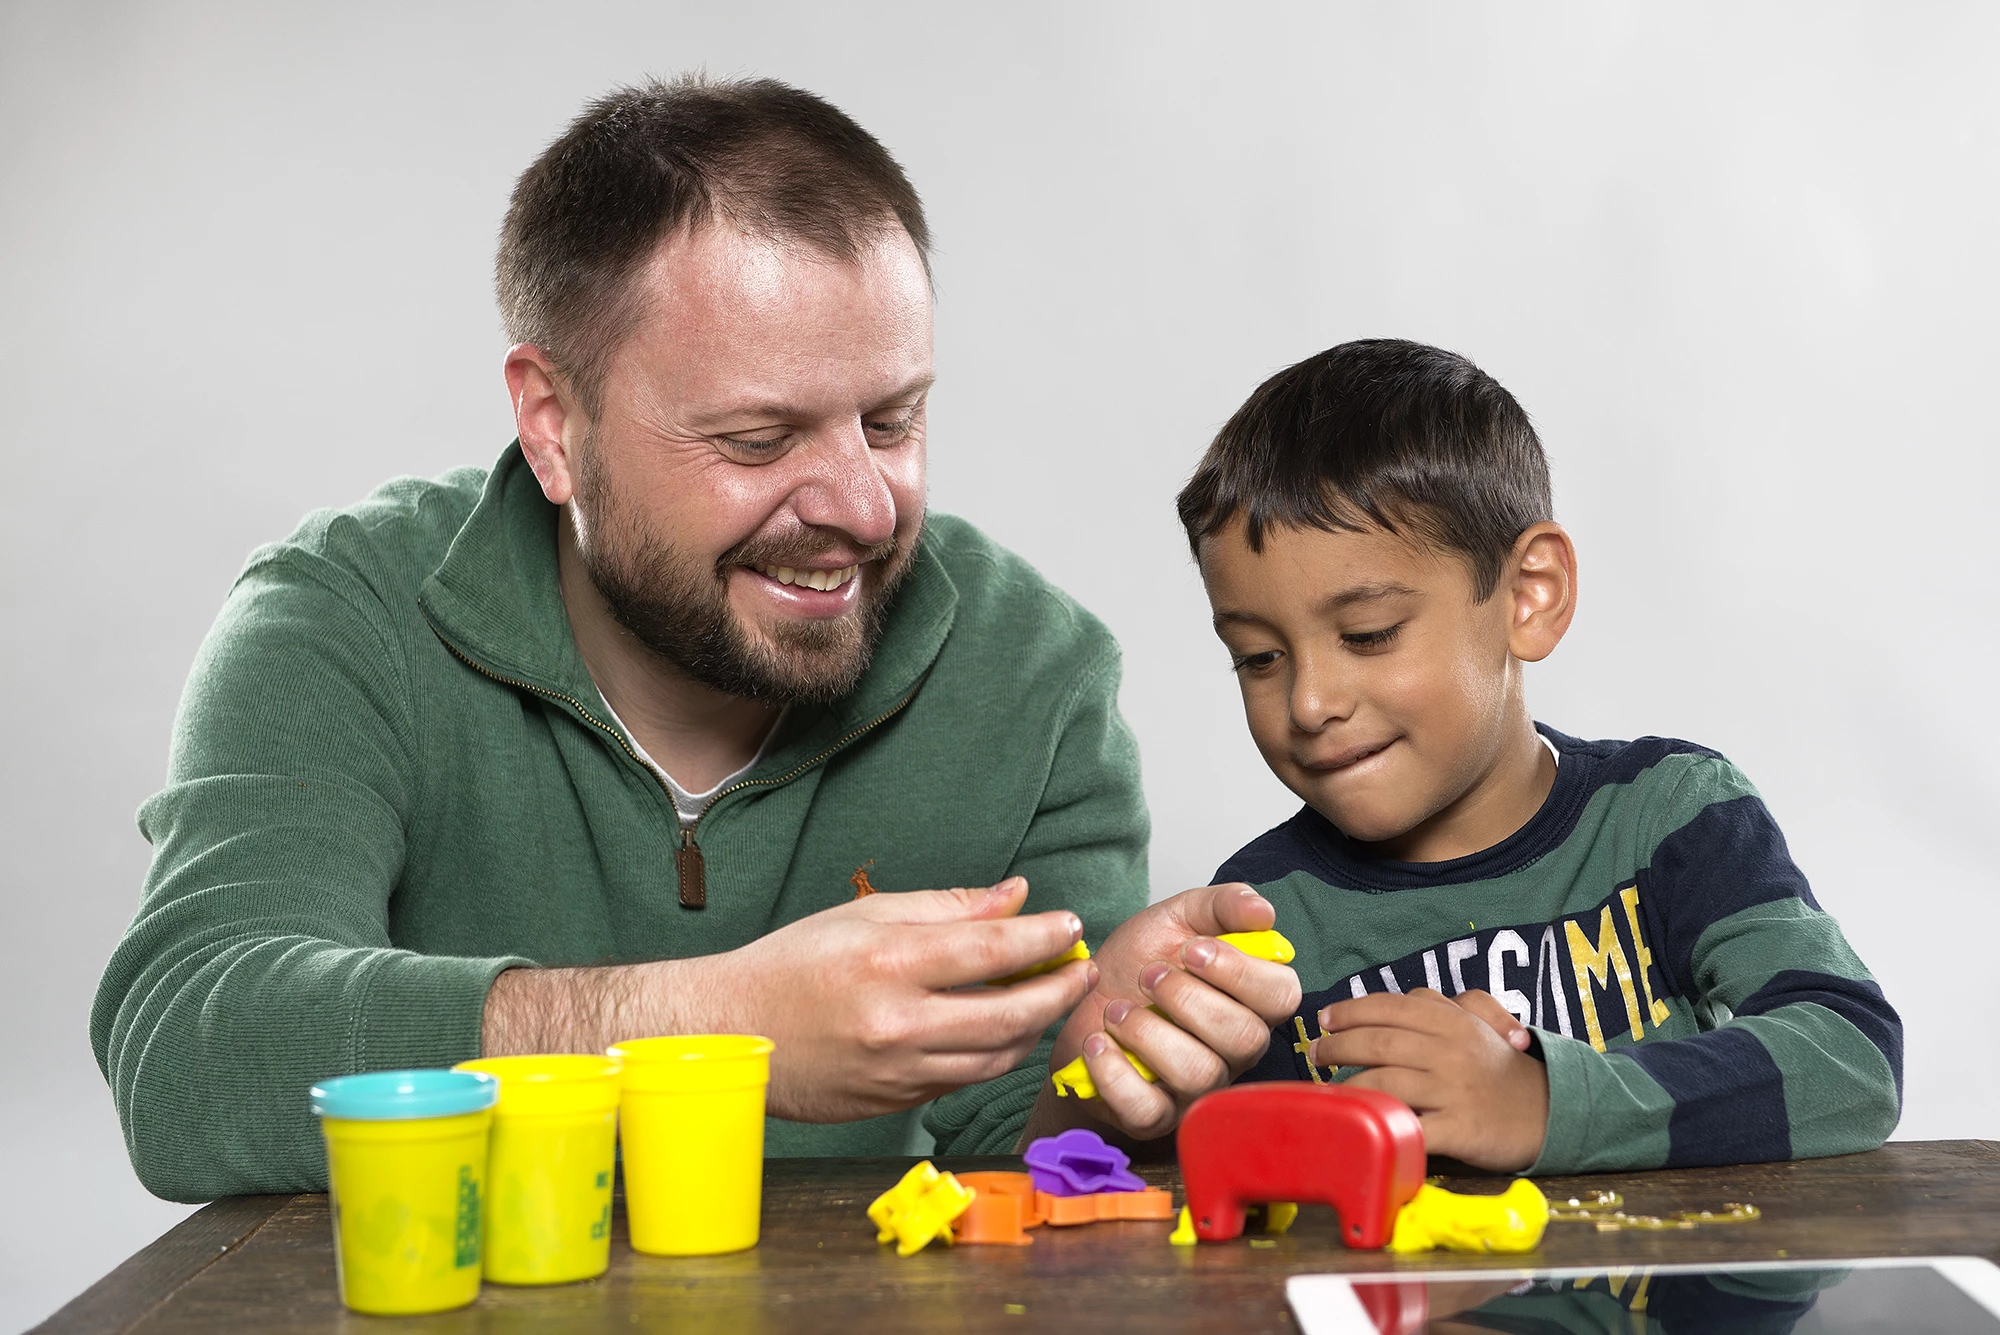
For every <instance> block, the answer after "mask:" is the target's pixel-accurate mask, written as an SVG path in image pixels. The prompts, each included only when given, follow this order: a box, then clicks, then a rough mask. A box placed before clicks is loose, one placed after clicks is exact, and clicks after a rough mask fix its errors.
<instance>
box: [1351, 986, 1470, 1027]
mask: <svg viewBox="0 0 2000 1335" xmlns="http://www.w3.org/2000/svg"><path fill="white" fill-rule="evenodd" d="M1439 999H1440V998H1439V997H1438V994H1437V993H1435V992H1432V991H1431V990H1430V989H1429V988H1427V987H1420V988H1418V989H1416V990H1415V991H1413V992H1410V993H1408V994H1407V995H1403V994H1399V993H1395V992H1370V993H1369V994H1368V995H1367V996H1365V997H1356V998H1354V999H1353V1000H1352V1001H1336V1002H1334V1003H1333V1004H1332V1005H1331V1006H1328V1007H1326V1008H1325V1009H1324V1010H1322V1011H1320V1013H1319V1025H1320V1028H1321V1029H1324V1030H1325V1031H1326V1032H1328V1033H1334V1032H1336V1031H1338V1030H1341V1029H1355V1028H1359V1027H1361V1026H1363V1025H1388V1026H1392V1027H1395V1028H1398V1029H1414V1030H1417V1031H1418V1032H1420V1033H1426V1034H1438V1033H1443V1032H1445V1031H1446V1030H1447V1029H1448V1028H1449V1027H1450V1025H1451V1022H1452V1021H1453V1020H1454V1019H1456V1018H1458V1011H1457V1008H1456V1007H1454V1006H1452V1005H1451V1004H1450V1003H1449V1002H1447V1003H1446V1004H1445V1005H1444V1006H1443V1007H1442V1008H1440V1007H1439V1006H1438V1004H1437V1002H1438V1000H1439Z"/></svg>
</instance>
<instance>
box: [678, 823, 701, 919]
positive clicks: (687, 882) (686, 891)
mask: <svg viewBox="0 0 2000 1335" xmlns="http://www.w3.org/2000/svg"><path fill="white" fill-rule="evenodd" d="M674 871H675V873H676V874H677V875H679V877H680V882H681V907H682V908H684V909H700V908H707V907H708V870H707V868H706V866H704V865H703V863H702V860H701V845H700V844H697V843H696V842H695V841H694V826H692V825H689V826H686V827H684V828H683V829H682V830H681V846H680V847H679V848H676V849H675V850H674Z"/></svg>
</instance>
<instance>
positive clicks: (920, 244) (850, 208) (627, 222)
mask: <svg viewBox="0 0 2000 1335" xmlns="http://www.w3.org/2000/svg"><path fill="white" fill-rule="evenodd" d="M716 221H721V222H726V223H728V224H729V225H731V226H734V227H737V228H740V229H741V230H743V231H745V232H748V233H751V234H753V235H759V236H764V237H770V238H777V239H783V240H787V241H797V242H801V243H803V244H805V245H807V246H810V247H811V248H813V249H815V250H817V251H820V252H821V253H823V254H826V255H829V256H831V257H833V258H835V259H841V260H852V259H854V258H855V257H856V256H857V255H858V254H859V253H860V252H861V249H862V247H863V246H864V245H865V244H866V243H867V242H870V241H872V240H874V239H875V238H876V237H878V236H880V235H881V234H882V233H883V232H885V231H891V230H893V229H894V227H895V226H896V225H897V224H901V226H902V229H903V230H904V231H905V232H907V233H908V234H909V237H910V240H912V241H913V242H915V243H916V246H917V252H918V253H919V254H920V255H922V256H923V257H924V263H925V265H926V267H927V268H928V266H929V263H930V240H931V238H930V229H929V227H928V226H927V225H926V224H925V222H924V206H923V204H922V202H921V201H920V200H919V199H918V198H917V192H916V190H915V189H913V188H912V187H911V185H910V182H909V178H908V177H906V176H904V175H903V169H902V168H901V167H900V166H898V165H897V163H896V160H895V159H894V158H892V157H890V156H889V152H888V150H887V149H885V148H883V147H882V145H881V143H880V142H879V141H877V140H876V139H875V137H874V136H873V135H871V134H869V133H868V132H867V131H866V130H864V129H862V128H861V127H860V126H859V125H857V124H855V123H854V121H853V120H852V119H850V118H849V117H848V116H847V115H846V114H845V113H844V112H842V111H841V110H839V108H837V107H835V106H833V105H832V104H830V103H828V102H826V101H825V100H823V99H821V98H818V97H815V96H813V95H812V94H811V93H808V92H804V91H802V90H800V89H797V88H793V87H790V86H788V85H786V84H782V83H779V82H777V81H776V80H775V79H752V80H735V81H728V82H711V81H710V80H709V79H708V78H707V77H706V76H704V75H701V74H692V75H683V76H682V77H680V78H678V79H675V80H674V81H673V82H671V83H662V82H661V81H660V80H658V79H649V80H648V81H646V82H645V83H644V84H642V85H640V86H639V87H636V88H620V89H617V90H616V91H614V92H612V93H609V94H607V95H606V96H604V97H601V98H599V99H597V100H596V101H595V102H592V103H591V104H590V105H589V106H587V107H585V108H584V110H583V114H582V115H580V116H578V117H577V118H576V120H575V122H574V123H573V124H571V126H570V127H569V129H568V131H567V132H565V133H564V134H563V136H562V138H560V139H558V140H556V141H555V143H553V144H551V145H549V147H548V150H547V151H546V152H544V153H543V154H542V156H541V157H539V158H537V159H536V160H535V163H534V165H533V166H531V167H529V168H528V169H527V170H526V171H525V172H523V173H521V179H520V180H519V181H518V182H517V183H516V184H515V186H514V196H513V200H512V202H511V203H510V204H509V206H508V209H507V220H506V222H505V223H504V224H503V225H502V227H501V231H500V253H499V257H498V259H497V261H496V263H495V266H494V268H495V275H494V285H495V287H496V288H497V290H498V293H499V298H500V312H501V315H502V317H503V318H504V319H505V321H506V325H507V336H508V338H509V339H511V340H512V341H513V342H516V343H533V344H535V345H536V346H537V347H539V348H541V350H542V351H543V352H544V353H546V354H547V355H548V357H549V359H550V360H551V361H553V362H554V363H555V365H556V367H557V369H559V370H560V371H562V372H563V374H564V375H565V376H567V377H568V378H569V379H570V381H571V383H572V385H573V387H574V388H575V389H576V391H577V393H578V394H579V395H580V396H581V397H582V399H583V403H584V406H585V408H586V409H587V410H588V411H589V412H591V413H592V414H593V415H595V413H596V411H597V396H598V391H599V390H600V389H601V388H602V386H603V376H604V371H605V367H606V364H607V363H608V361H609V360H610V356H611V354H612V353H613V352H614V351H615V350H616V349H617V347H618V345H619V344H620V343H621V342H622V341H623V340H624V338H625V336H626V335H627V334H629V333H630V332H631V327H632V325H633V323H634V322H635V320H636V319H637V317H638V315H639V311H638V309H637V308H638V302H637V301H636V300H635V298H634V293H633V290H632V289H633V282H632V280H633V277H634V276H635V275H636V274H637V272H638V270H639V269H640V267H641V266H642V265H644V264H645V262H646V261H647V260H648V259H649V258H650V257H651V256H652V254H653V252H654V250H655V249H656V248H657V247H658V246H659V244H660V242H662V241H664V240H665V239H666V238H667V237H668V236H670V235H672V234H673V233H674V232H676V231H679V230H681V229H683V228H697V227H701V226H704V225H706V224H708V223H710V222H716Z"/></svg>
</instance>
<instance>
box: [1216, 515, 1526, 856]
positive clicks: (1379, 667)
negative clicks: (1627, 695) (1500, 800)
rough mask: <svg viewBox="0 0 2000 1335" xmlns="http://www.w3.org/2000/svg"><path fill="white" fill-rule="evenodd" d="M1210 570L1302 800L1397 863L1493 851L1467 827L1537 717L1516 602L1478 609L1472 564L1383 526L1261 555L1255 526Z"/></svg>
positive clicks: (1255, 703) (1492, 601)
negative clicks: (1517, 728) (1527, 704)
mask: <svg viewBox="0 0 2000 1335" xmlns="http://www.w3.org/2000/svg"><path fill="white" fill-rule="evenodd" d="M1201 573H1202V579H1203V582H1204V583H1205V584H1206V585H1207V587H1208V597H1209V603H1210V606H1211V607H1212V608H1213V610H1214V616H1215V630H1216V634H1217V635H1218V636H1220V637H1221V639H1222V642H1223V643H1224V644H1225V645H1226V646H1228V649H1229V653H1230V657H1231V661H1232V663H1233V665H1234V668H1235V671H1236V676H1237V682H1238V685H1239V686H1240V687H1241V688H1242V692H1243V712H1244V715H1245V717H1246V718H1247V719H1248V721H1249V724H1250V735H1251V736H1252V738H1254V739H1255V740H1256V743H1257V749H1258V750H1259V751H1261V752H1262V753H1263V756H1264V760H1265V763H1267V764H1268V765H1270V767H1271V769H1272V771H1273V772H1274V773H1275V774H1276V775H1277V776H1278V778H1279V779H1281V780H1282V781H1283V782H1284V784H1285V786H1286V787H1287V788H1290V789H1291V790H1292V791H1293V792H1295V793H1297V794H1298V795H1299V796H1300V797H1301V798H1303V799H1305V801H1306V802H1307V803H1309V804H1310V805H1311V806H1312V807H1313V808H1314V809H1315V810H1317V811H1318V812H1319V813H1320V814H1321V815H1323V816H1325V817H1326V818H1327V819H1328V820H1330V821H1332V822H1333V823H1334V824H1335V825H1336V826H1338V827H1339V828H1340V829H1341V830H1342V831H1343V832H1344V833H1346V834H1347V835H1348V836H1349V837H1350V838H1354V839H1358V840H1361V841H1363V842H1367V843H1381V844H1384V845H1386V846H1385V848H1384V851H1385V852H1386V853H1388V855H1389V856H1392V857H1402V858H1408V859H1411V860H1415V861H1429V860H1433V858H1432V856H1430V855H1429V854H1428V853H1427V851H1426V850H1427V849H1436V848H1437V847H1438V846H1439V845H1440V844H1453V845H1455V844H1463V843H1470V846H1471V847H1483V846H1484V844H1482V843H1480V842H1479V840H1480V839H1482V838H1486V837H1487V834H1488V833H1489V832H1486V831H1475V830H1470V829H1466V828H1463V827H1465V826H1467V825H1477V824H1479V823H1480V820H1479V818H1480V816H1481V814H1482V813H1481V811H1480V806H1481V799H1482V791H1481V790H1482V786H1483V785H1486V784H1487V783H1488V782H1489V780H1490V779H1491V777H1492V776H1493V775H1494V773H1495V771H1496V767H1497V765H1498V763H1499V761H1500V758H1501V755H1502V752H1503V750H1504V748H1505V746H1506V743H1507V740H1508V738H1509V736H1510V733H1509V727H1510V725H1511V724H1512V723H1513V722H1514V721H1515V713H1516V712H1517V711H1518V710H1520V709H1521V708H1524V706H1522V705H1521V704H1520V700H1521V694H1520V671H1519V664H1518V662H1516V660H1515V659H1514V658H1513V657H1512V656H1511V654H1510V652H1509V648H1508V611H1509V606H1510V600H1509V599H1508V598H1506V597H1503V596H1499V595H1497V594H1496V596H1494V597H1491V598H1489V599H1487V600H1486V601H1485V602H1483V603H1482V602H1478V601H1475V599H1474V591H1473V585H1472V576H1471V571H1470V569H1469V568H1468V566H1467V564H1466V562H1465V561H1464V560H1462V559H1460V558H1459V557H1457V556H1456V555H1453V554H1451V553H1448V552H1440V551H1438V550H1436V549H1434V548H1431V547H1428V546H1426V545H1424V544H1422V543H1418V542H1414V541H1412V540H1410V539H1408V538H1405V537H1401V536H1398V535H1396V534H1392V533H1386V532H1383V531H1381V530H1379V529H1369V530H1365V531H1363V532H1359V533H1349V532H1340V533H1327V532H1322V531H1320V530H1318V529H1308V528H1285V527H1278V528H1267V529H1266V530H1265V532H1264V550H1263V551H1262V552H1261V553H1259V552H1253V551H1251V549H1250V544H1249V542H1248V540H1247V539H1246V537H1245V536H1244V525H1243V520H1242V517H1241V516H1240V515H1239V516H1238V517H1236V518H1235V519H1234V520H1232V521H1231V522H1230V524H1229V526H1228V527H1226V528H1224V529H1223V530H1222V531H1221V532H1220V533H1217V534H1216V535H1215V536H1214V537H1212V538H1210V539H1208V540H1206V541H1205V542H1203V544H1202V548H1201ZM1515 823H1516V824H1518V821H1516V822H1515ZM1453 827H1460V828H1456V829H1455V828H1453ZM1513 828H1514V826H1512V825H1510V826H1507V827H1506V828H1505V829H1502V830H1501V831H1500V833H1499V834H1498V835H1495V836H1493V837H1494V838H1499V837H1504V836H1505V834H1507V833H1510V832H1511V831H1512V829H1513ZM1489 842H1490V840H1489ZM1450 855H1455V854H1450Z"/></svg>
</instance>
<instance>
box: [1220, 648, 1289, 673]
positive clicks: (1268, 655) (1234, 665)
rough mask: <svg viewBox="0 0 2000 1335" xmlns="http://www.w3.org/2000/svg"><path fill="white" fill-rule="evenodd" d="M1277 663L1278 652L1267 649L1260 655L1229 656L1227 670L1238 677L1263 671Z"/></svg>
mask: <svg viewBox="0 0 2000 1335" xmlns="http://www.w3.org/2000/svg"><path fill="white" fill-rule="evenodd" d="M1277 661H1278V651H1277V650H1276V649H1267V650H1265V651H1264V652H1263V653H1261V654H1231V655H1230V656H1229V670H1230V671H1231V672H1234V673H1237V674H1238V675H1241V674H1243V673H1245V672H1248V673H1252V674H1255V673H1258V672H1263V671H1265V670H1266V669H1268V668H1269V667H1270V666H1271V665H1272V664H1273V663H1275V662H1277Z"/></svg>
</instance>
